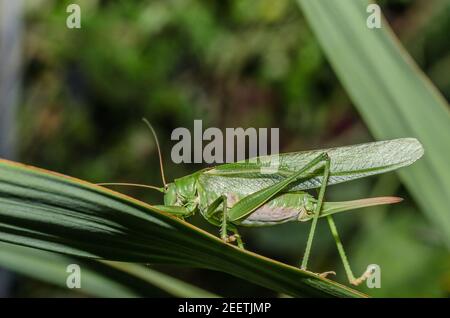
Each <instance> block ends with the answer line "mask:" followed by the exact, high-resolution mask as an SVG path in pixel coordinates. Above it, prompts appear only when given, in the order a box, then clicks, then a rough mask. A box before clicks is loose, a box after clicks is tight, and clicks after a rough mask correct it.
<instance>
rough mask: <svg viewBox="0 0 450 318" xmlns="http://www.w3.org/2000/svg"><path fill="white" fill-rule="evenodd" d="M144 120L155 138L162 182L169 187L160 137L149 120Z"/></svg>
mask: <svg viewBox="0 0 450 318" xmlns="http://www.w3.org/2000/svg"><path fill="white" fill-rule="evenodd" d="M142 120H143V121H144V123H146V124H147V126H148V128H150V130H151V131H152V134H153V137H155V141H156V148H158V157H159V168H160V169H161V178H162V182H163V183H164V187H165V186H166V185H167V183H166V178H165V177H164V167H163V161H162V156H161V149H160V148H159V142H158V136H157V135H156V132H155V130H154V129H153V126H152V125H151V124H150V123H149V122H148V120H147V119H146V118H142Z"/></svg>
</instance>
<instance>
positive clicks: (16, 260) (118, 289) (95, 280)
mask: <svg viewBox="0 0 450 318" xmlns="http://www.w3.org/2000/svg"><path fill="white" fill-rule="evenodd" d="M69 264H77V265H79V266H80V270H81V288H80V289H74V291H79V292H81V293H83V294H88V295H92V296H97V297H140V296H152V295H153V296H161V293H160V292H159V291H156V288H157V289H160V290H163V291H164V292H166V293H167V294H169V295H173V296H176V297H218V296H217V295H214V294H212V293H209V292H207V291H205V290H202V289H200V288H198V287H196V286H192V285H190V284H188V283H185V282H183V281H180V280H178V279H176V278H173V277H170V276H168V275H166V274H163V273H160V272H158V271H155V270H153V269H151V268H149V267H148V266H146V267H144V266H142V265H138V264H131V263H118V262H109V261H102V262H99V261H95V260H89V259H83V258H78V257H69V256H66V255H62V254H56V253H51V252H47V251H42V250H37V249H32V248H28V247H23V246H18V245H13V244H7V243H0V267H4V268H7V269H9V270H11V271H14V272H17V273H20V274H22V275H25V276H29V277H32V278H35V279H38V280H42V281H45V282H47V283H51V284H54V285H57V286H60V287H63V288H67V285H66V280H67V277H68V275H69V274H70V273H67V272H66V269H67V266H68V265H69ZM111 268H113V269H114V270H111ZM117 272H120V274H121V275H117ZM136 279H138V280H142V284H144V283H145V284H146V285H148V287H147V286H146V287H147V288H145V292H144V293H141V292H137V291H136V290H137V288H134V287H135V286H134V285H136V283H133V282H132V281H133V280H136ZM155 287H156V288H155ZM135 289H136V290H135Z"/></svg>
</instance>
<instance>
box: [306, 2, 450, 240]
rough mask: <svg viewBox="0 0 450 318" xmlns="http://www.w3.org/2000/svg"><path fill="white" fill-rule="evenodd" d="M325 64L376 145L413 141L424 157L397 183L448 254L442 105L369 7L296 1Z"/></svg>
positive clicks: (449, 152)
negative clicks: (373, 23)
mask: <svg viewBox="0 0 450 318" xmlns="http://www.w3.org/2000/svg"><path fill="white" fill-rule="evenodd" d="M298 3H299V4H300V6H301V8H302V9H303V12H304V14H305V16H306V17H307V19H308V20H309V23H310V25H311V27H312V29H313V31H314V33H315V34H316V36H317V38H318V40H319V42H320V44H321V46H322V48H323V50H324V52H325V54H326V56H327V57H328V60H329V61H330V63H331V65H332V67H333V68H334V70H335V71H336V74H337V76H338V77H339V79H340V80H341V82H342V84H343V86H344V87H345V89H346V91H347V93H348V94H349V95H350V97H351V99H352V100H353V102H354V104H355V106H356V107H357V108H358V110H359V112H360V113H361V115H362V117H363V118H364V121H365V122H366V123H367V125H368V127H369V128H370V130H371V132H372V133H373V134H374V136H375V137H376V138H378V139H389V138H397V137H416V138H417V139H419V140H420V141H421V143H422V144H423V146H424V148H425V156H424V158H423V159H422V160H420V161H419V162H417V164H415V165H414V166H412V167H411V168H409V169H408V170H407V171H400V172H399V174H400V177H401V179H402V181H403V182H404V184H405V185H406V187H407V188H408V190H409V191H410V192H411V193H412V194H413V196H414V198H415V199H416V201H417V203H418V204H419V205H420V206H421V209H422V211H423V212H424V213H425V214H426V215H427V216H428V218H429V219H430V220H431V221H432V223H433V224H434V225H435V227H436V229H439V230H440V231H441V233H442V234H443V237H444V241H445V243H446V244H447V246H448V247H449V248H450V210H449V208H448V198H449V197H450V170H449V169H448V161H449V158H450V143H449V142H448V138H449V136H450V115H449V111H448V104H447V103H446V101H445V100H444V99H443V98H442V96H441V95H440V94H439V92H438V91H437V90H436V89H435V87H434V86H433V85H432V83H431V82H430V81H429V80H428V78H426V76H424V74H423V73H422V72H421V71H420V69H419V68H418V67H417V66H416V64H415V63H414V61H413V60H412V59H411V57H410V56H409V55H408V53H407V52H406V51H405V50H404V48H403V47H402V46H401V44H400V43H399V42H398V40H397V39H396V37H395V35H394V34H393V32H392V31H391V30H390V28H389V25H388V23H387V22H386V21H384V20H383V22H382V27H381V28H380V29H376V28H375V29H369V28H368V27H367V26H366V19H367V17H368V16H369V13H367V12H366V10H367V6H368V4H369V2H368V1H367V0H351V1H342V0H339V1H333V0H314V1H311V0H298Z"/></svg>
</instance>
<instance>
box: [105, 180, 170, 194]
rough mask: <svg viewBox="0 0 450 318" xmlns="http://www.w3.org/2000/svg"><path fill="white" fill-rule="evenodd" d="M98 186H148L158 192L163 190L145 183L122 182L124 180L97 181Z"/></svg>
mask: <svg viewBox="0 0 450 318" xmlns="http://www.w3.org/2000/svg"><path fill="white" fill-rule="evenodd" d="M97 185H99V186H127V187H139V188H148V189H153V190H157V191H159V192H164V189H163V188H158V187H155V186H151V185H147V184H139V183H124V182H105V183H97Z"/></svg>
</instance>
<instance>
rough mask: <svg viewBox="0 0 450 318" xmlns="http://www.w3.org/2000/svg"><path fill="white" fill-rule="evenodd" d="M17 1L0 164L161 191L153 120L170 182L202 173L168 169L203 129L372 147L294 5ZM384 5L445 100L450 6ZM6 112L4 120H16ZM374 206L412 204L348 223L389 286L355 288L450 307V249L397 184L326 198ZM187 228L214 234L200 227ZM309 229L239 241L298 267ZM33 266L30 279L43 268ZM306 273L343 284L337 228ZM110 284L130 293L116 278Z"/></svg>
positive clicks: (313, 144)
mask: <svg viewBox="0 0 450 318" xmlns="http://www.w3.org/2000/svg"><path fill="white" fill-rule="evenodd" d="M348 1H351V0H348ZM0 2H1V4H2V7H1V10H2V11H1V12H0V19H2V20H3V21H6V20H5V19H7V17H6V15H7V12H8V11H7V10H8V8H7V6H8V2H11V1H8V0H6V1H0ZM72 2H74V3H78V4H80V6H81V10H82V11H81V12H82V20H81V21H82V22H81V23H82V28H81V29H68V28H67V27H66V18H67V15H68V14H67V13H66V7H67V5H68V4H69V3H72ZM21 3H22V5H21V6H20V14H19V15H18V19H19V20H18V23H17V25H16V26H15V29H14V28H13V29H12V32H17V33H15V34H16V35H17V36H18V37H17V38H18V39H20V45H19V48H20V49H19V51H18V53H17V55H16V56H17V57H18V58H20V63H19V68H18V69H17V70H16V71H17V73H16V74H17V75H18V78H14V73H11V72H5V69H6V66H5V64H0V65H3V70H2V69H0V73H2V71H3V74H2V77H0V79H1V81H3V82H4V83H5V81H6V83H11V81H13V82H14V83H15V84H16V85H17V88H18V91H17V92H18V94H17V98H12V99H11V103H10V104H9V106H8V107H11V108H15V111H13V112H11V114H10V115H8V116H11V117H8V118H9V120H8V121H3V122H2V123H3V126H2V127H0V129H1V130H2V131H3V132H4V133H3V134H2V135H0V139H2V138H3V139H5V138H6V136H7V135H8V136H9V137H8V138H9V139H8V140H15V141H14V142H13V143H9V145H8V147H4V149H3V151H4V153H3V154H2V157H9V158H13V159H15V160H18V161H21V162H25V163H28V164H32V165H36V166H39V167H43V168H47V169H50V170H55V171H58V172H62V173H65V174H68V175H72V176H76V177H78V178H81V179H85V180H88V181H91V182H136V183H144V184H155V185H160V184H161V181H160V176H159V167H158V160H157V152H156V148H155V142H154V140H153V139H152V137H151V135H150V134H149V131H148V129H147V128H146V127H145V126H144V124H143V123H142V121H141V118H142V117H146V118H148V119H149V121H150V122H151V123H152V124H153V125H154V126H155V129H156V130H157V132H158V135H159V138H160V144H161V146H162V152H163V155H164V158H165V160H164V161H165V170H166V177H167V178H168V179H170V180H172V179H173V178H177V177H180V176H184V175H186V174H189V173H192V172H194V171H196V170H198V169H201V168H203V167H205V165H202V164H174V163H172V162H171V160H170V151H171V147H172V146H173V145H174V142H173V141H171V140H170V134H171V132H172V130H173V129H175V128H177V127H187V128H192V127H193V121H194V119H202V120H203V125H204V127H209V126H214V127H219V128H221V129H225V128H226V127H244V128H246V127H256V128H258V127H279V128H280V151H281V152H288V151H297V150H306V149H313V148H318V147H328V146H340V145H347V144H354V143H360V142H367V141H371V140H373V139H374V138H373V136H372V135H371V133H370V131H369V130H368V128H367V126H366V125H365V123H364V121H363V120H362V119H361V117H360V115H359V114H358V111H357V110H356V108H355V107H354V106H353V105H352V102H351V100H350V98H349V96H348V95H347V93H346V92H345V90H344V89H343V87H342V86H341V84H340V82H339V80H338V79H337V77H336V75H335V74H334V72H333V70H332V68H331V66H330V65H329V63H328V62H327V60H326V58H325V56H324V53H323V52H322V50H321V48H320V46H319V44H318V42H317V40H316V38H315V36H314V35H313V33H312V31H311V30H310V28H309V26H308V24H307V22H306V21H305V18H304V16H303V15H302V12H301V10H299V8H298V5H297V4H296V3H295V1H289V0H277V1H271V0H258V1H251V0H233V1H199V0H185V1H173V0H170V1H149V0H146V1H124V0H123V1H118V0H117V1H99V0H98V1H96V0H90V1H56V0H55V1H52V0H32V1H31V0H30V1H21ZM378 3H379V4H380V5H381V7H382V10H383V13H384V14H385V16H386V18H387V20H388V21H389V23H390V25H391V27H392V28H393V31H394V32H395V34H396V35H397V36H398V37H399V39H400V41H401V42H402V44H403V45H404V46H405V48H406V49H407V51H408V52H409V53H410V54H411V56H412V57H413V58H414V60H415V61H416V62H417V63H418V65H419V66H420V67H421V69H422V70H423V71H424V72H425V73H426V75H427V76H428V77H429V78H430V79H431V81H432V82H433V83H434V84H435V85H436V87H437V88H438V89H439V90H440V91H441V92H442V94H443V95H444V96H445V98H446V99H447V100H448V99H449V97H450V77H449V75H448V74H449V71H450V54H449V46H450V43H449V40H448V34H449V32H450V19H449V18H450V8H449V2H448V1H440V0H389V1H387V0H384V1H378ZM10 5H11V4H10ZM0 25H2V26H3V28H5V23H3V24H0ZM8 25H9V26H10V25H11V24H8ZM10 31H11V30H10ZM9 40H10V41H11V39H9ZM3 41H6V40H3ZM2 43H3V44H5V42H2ZM2 57H4V56H2V55H0V60H2ZM5 73H6V75H5ZM11 74H12V75H11ZM8 76H9V77H8ZM11 76H12V78H11ZM4 83H3V84H4ZM0 84H1V83H0ZM4 111H5V110H4V109H3V110H2V112H3V113H2V114H0V116H2V117H3V118H4V119H5V118H6V113H5V112H4ZM11 136H12V137H13V139H11ZM448 137H449V136H447V137H445V136H444V138H447V139H446V141H447V142H448ZM6 151H7V153H6ZM118 190H120V191H122V192H125V193H127V194H130V195H132V196H135V197H138V198H140V199H142V200H144V201H146V202H151V203H161V200H162V198H161V196H160V195H158V194H155V193H153V192H151V191H145V190H144V191H142V190H139V189H131V188H129V189H128V188H127V189H125V188H121V189H118ZM373 195H399V196H402V197H403V198H405V201H404V202H403V203H402V204H399V205H396V206H392V207H383V208H371V209H365V210H361V211H359V212H352V213H347V214H342V215H339V216H336V222H337V224H338V226H339V228H340V231H341V235H342V237H343V241H344V246H345V248H346V251H347V253H348V256H349V259H350V262H351V264H352V265H353V269H354V271H355V272H356V273H355V274H360V273H362V272H363V271H364V269H365V268H366V266H367V265H368V264H371V263H375V264H379V265H380V266H381V269H382V281H381V286H382V288H380V289H372V290H368V289H367V288H366V287H364V286H362V287H358V288H357V289H359V290H362V291H365V292H368V293H370V294H371V295H374V296H383V297H393V296H397V297H409V296H419V297H422V296H425V297H448V296H449V295H450V256H449V254H448V250H446V248H445V247H444V246H443V245H442V244H441V243H440V240H439V239H438V238H437V237H436V233H435V231H434V230H433V227H432V226H431V225H430V223H429V220H428V219H427V218H425V217H424V215H423V213H422V211H420V209H419V208H418V207H417V205H416V203H415V201H414V199H413V198H412V197H411V196H410V194H409V193H408V192H407V191H406V190H405V188H404V187H403V186H402V184H401V183H400V180H399V178H398V176H397V175H396V174H395V173H389V174H386V175H383V176H381V177H373V178H368V179H364V180H358V181H354V182H350V183H347V184H342V185H339V186H333V187H330V188H329V190H328V192H327V199H328V200H347V199H355V198H361V197H365V196H373ZM447 200H448V198H447ZM191 222H193V223H194V224H196V225H198V226H200V227H203V228H205V229H207V230H209V231H211V232H213V233H218V230H217V229H215V228H211V227H209V226H208V225H207V224H206V223H205V222H204V221H203V220H202V219H201V218H200V217H194V218H192V219H191ZM308 230H309V224H285V225H280V226H277V227H273V228H263V229H243V230H242V232H241V234H242V235H243V237H244V239H245V242H246V246H247V248H248V249H249V250H252V251H256V252H258V253H261V254H263V255H266V256H269V257H271V258H274V259H277V260H280V261H283V262H286V263H289V264H297V263H298V262H299V261H300V259H301V256H302V253H303V250H304V247H305V242H306V235H307V232H308ZM32 253H34V251H33V252H31V250H30V254H29V255H33V254H32ZM4 259H5V258H4V257H3V258H2V256H1V253H0V267H2V266H3V267H4V268H5V269H4V270H2V272H1V276H0V277H1V280H0V290H1V294H2V295H3V296H10V297H11V296H23V297H43V296H64V297H72V296H73V297H80V296H81V297H91V296H93V295H91V294H89V293H86V292H83V290H82V289H81V291H77V292H74V291H71V290H68V289H67V288H63V287H61V286H58V285H63V284H65V281H62V282H61V283H60V284H58V282H57V281H56V280H54V279H53V280H52V278H51V277H50V278H46V277H39V279H38V277H36V276H33V273H32V270H30V271H28V272H26V271H23V270H21V271H19V272H20V273H18V272H17V271H15V266H14V265H11V263H7V262H6V261H4ZM2 262H4V263H2ZM28 262H30V264H29V265H30V268H33V258H32V257H30V259H29V260H28ZM87 263H89V262H87ZM7 264H9V265H7ZM86 266H94V267H95V266H98V265H95V264H90V265H89V264H87V265H86ZM155 268H156V269H158V270H160V271H161V272H164V273H167V274H170V275H171V276H174V277H178V278H180V279H182V280H184V281H187V282H190V283H192V284H194V285H196V286H199V287H202V288H204V289H206V290H210V291H213V292H216V293H218V294H220V295H223V296H276V295H275V294H274V292H272V291H269V290H266V289H263V288H261V287H259V286H256V285H253V284H250V283H248V282H245V281H242V280H239V279H237V278H234V277H231V276H229V275H227V274H223V273H217V272H213V271H207V270H197V269H189V268H177V267H171V266H164V267H155ZM310 268H311V269H313V270H315V271H317V272H319V271H327V270H335V271H337V273H338V275H337V277H336V280H337V281H339V282H343V283H346V278H345V274H344V270H343V267H342V264H341V262H340V259H339V257H338V254H337V251H336V248H335V245H334V241H333V239H332V237H331V235H330V233H329V231H328V228H327V224H326V223H325V222H319V225H318V233H317V235H316V239H315V241H314V246H313V251H312V256H311V262H310ZM63 270H65V269H63ZM102 270H105V269H102ZM110 276H111V277H112V278H113V279H115V278H117V279H120V277H119V276H120V274H119V273H117V272H114V271H111V273H110ZM130 284H131V285H132V288H133V289H134V290H135V291H136V292H137V293H138V294H140V295H145V296H159V295H167V294H166V293H165V292H162V291H160V290H158V289H157V288H156V287H155V288H153V287H151V286H148V285H145V284H142V283H140V282H138V281H136V282H131V283H130Z"/></svg>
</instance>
